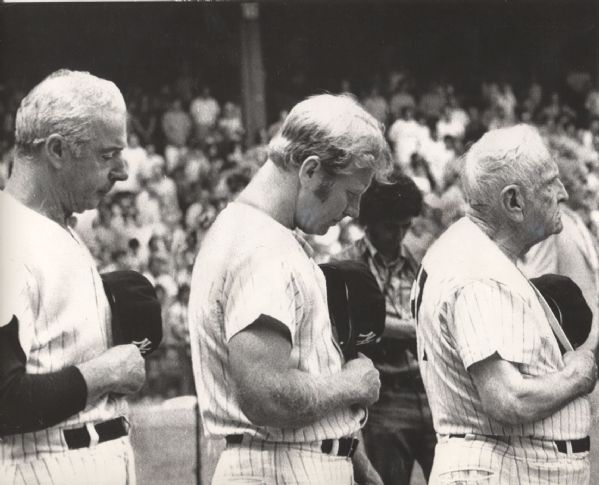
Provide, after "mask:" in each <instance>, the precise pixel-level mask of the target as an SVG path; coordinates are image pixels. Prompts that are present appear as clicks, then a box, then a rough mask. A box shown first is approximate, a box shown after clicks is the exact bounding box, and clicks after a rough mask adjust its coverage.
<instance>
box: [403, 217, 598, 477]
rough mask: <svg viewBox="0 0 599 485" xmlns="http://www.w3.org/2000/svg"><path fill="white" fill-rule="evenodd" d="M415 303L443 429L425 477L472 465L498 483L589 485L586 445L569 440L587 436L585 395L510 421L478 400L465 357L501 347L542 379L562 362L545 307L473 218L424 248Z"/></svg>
mask: <svg viewBox="0 0 599 485" xmlns="http://www.w3.org/2000/svg"><path fill="white" fill-rule="evenodd" d="M412 304H413V307H412V309H413V311H414V313H415V315H416V319H417V339H418V358H419V364H420V369H421V373H422V377H423V380H424V384H425V388H426V391H427V394H428V396H429V402H430V405H431V410H432V414H433V421H434V425H435V430H436V431H437V433H438V434H439V436H440V440H439V444H438V445H437V448H436V450H435V463H434V467H433V473H432V475H431V483H433V484H434V483H439V482H438V481H437V480H438V477H439V474H441V473H443V472H447V471H450V470H461V471H463V472H464V473H466V472H467V471H468V470H469V469H473V468H482V469H485V470H490V471H491V472H493V473H494V474H495V476H496V480H497V479H499V481H498V482H497V483H501V484H511V485H513V484H522V485H524V484H526V485H535V484H549V483H555V484H558V483H559V484H560V485H561V484H572V485H574V484H576V485H580V484H584V483H588V480H589V461H588V451H583V452H579V453H573V452H571V451H572V444H571V443H570V441H569V440H579V439H583V438H585V437H587V436H588V433H589V429H590V424H591V421H590V407H589V400H588V398H587V397H581V398H577V399H575V400H573V401H571V402H570V403H569V404H567V405H566V406H564V407H563V408H562V409H560V410H559V411H557V412H556V413H554V414H553V415H551V416H548V417H547V418H545V419H542V420H539V421H535V422H531V423H525V424H520V425H511V426H510V425H506V424H503V423H500V422H498V421H495V420H494V419H493V418H492V417H491V416H489V415H488V414H487V413H486V412H485V411H484V409H483V407H482V403H481V400H480V397H479V395H478V392H477V390H476V387H475V385H474V381H473V379H472V377H471V376H470V374H469V373H468V368H469V367H470V366H471V365H472V364H474V363H476V362H480V361H482V360H484V359H485V358H487V357H490V356H491V355H493V354H495V353H498V354H499V356H501V358H503V359H505V360H507V361H510V362H512V363H514V364H515V365H516V366H517V367H518V369H519V370H520V372H521V373H522V374H524V375H529V376H541V375H545V374H549V373H553V372H557V371H559V370H560V369H562V368H563V366H564V362H563V359H562V355H561V353H560V349H559V346H558V343H557V340H556V338H555V336H554V334H553V332H552V328H551V326H550V323H549V319H554V317H553V314H552V313H551V310H550V309H549V308H548V307H547V304H546V303H545V301H544V300H543V299H542V297H539V295H538V293H536V292H535V290H534V289H533V287H532V286H531V284H530V283H529V282H528V280H527V279H526V278H525V277H524V276H523V275H522V273H520V271H519V270H518V269H517V268H516V266H515V265H514V264H513V263H512V262H511V261H510V260H509V259H508V258H507V256H505V255H504V254H503V253H502V252H501V250H500V249H499V248H498V247H497V245H496V244H495V243H494V242H493V241H491V239H489V238H488V236H487V235H486V234H485V233H483V231H482V230H481V229H480V228H478V226H476V225H475V224H474V223H473V222H472V221H471V220H470V219H468V218H462V219H460V220H459V221H458V222H456V223H455V224H453V225H452V226H451V227H450V228H449V229H448V230H447V231H446V232H445V233H444V234H443V235H442V236H441V237H440V238H439V240H438V241H437V242H436V243H435V244H434V245H433V246H432V247H431V249H430V250H429V251H428V253H427V254H426V256H425V258H424V260H423V263H422V267H421V270H420V271H419V274H418V277H417V279H416V282H415V284H414V287H413V292H412ZM553 324H557V323H556V322H555V321H553ZM451 435H453V436H454V437H451ZM455 435H458V436H457V437H456V436H455ZM464 436H465V437H464ZM492 437H495V438H492ZM557 440H560V441H561V440H568V441H567V442H566V444H565V445H564V446H566V445H567V446H566V448H567V450H568V451H569V452H568V453H561V452H560V451H558V445H557V443H556V441H557ZM568 443H570V444H569V445H568ZM492 483H493V482H492Z"/></svg>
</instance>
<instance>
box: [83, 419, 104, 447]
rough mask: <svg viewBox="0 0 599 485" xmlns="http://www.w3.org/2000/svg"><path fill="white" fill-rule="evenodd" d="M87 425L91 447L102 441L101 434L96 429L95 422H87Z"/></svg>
mask: <svg viewBox="0 0 599 485" xmlns="http://www.w3.org/2000/svg"><path fill="white" fill-rule="evenodd" d="M85 427H86V428H87V432H88V434H89V447H90V448H91V447H92V446H96V445H97V444H98V443H100V436H99V435H98V432H97V431H96V426H95V425H94V423H85Z"/></svg>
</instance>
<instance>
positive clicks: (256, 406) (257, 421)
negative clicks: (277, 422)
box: [239, 397, 273, 426]
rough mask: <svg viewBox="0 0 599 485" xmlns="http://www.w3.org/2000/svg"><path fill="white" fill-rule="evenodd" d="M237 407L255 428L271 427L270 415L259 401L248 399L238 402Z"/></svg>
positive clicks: (266, 406)
mask: <svg viewBox="0 0 599 485" xmlns="http://www.w3.org/2000/svg"><path fill="white" fill-rule="evenodd" d="M239 407H240V408H241V411H242V412H243V414H244V415H245V417H246V418H248V420H249V421H250V423H252V424H253V425H255V426H268V425H271V426H272V425H273V423H272V420H273V419H272V418H273V415H271V414H270V413H269V411H268V409H267V408H268V405H267V404H266V403H263V402H260V401H259V400H254V399H250V398H248V397H246V398H242V399H240V400H239Z"/></svg>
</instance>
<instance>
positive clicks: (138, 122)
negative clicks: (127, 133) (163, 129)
mask: <svg viewBox="0 0 599 485" xmlns="http://www.w3.org/2000/svg"><path fill="white" fill-rule="evenodd" d="M129 109H130V111H132V109H131V106H130V105H129ZM131 127H132V129H133V131H134V132H135V133H136V134H137V135H138V136H139V139H140V141H141V144H142V145H144V146H146V145H148V144H150V143H155V142H156V129H157V127H158V118H157V116H156V113H155V112H154V110H153V107H152V105H151V103H150V97H149V96H148V95H147V94H144V95H143V96H142V98H141V101H140V104H139V108H138V109H137V112H135V113H133V116H132V118H131Z"/></svg>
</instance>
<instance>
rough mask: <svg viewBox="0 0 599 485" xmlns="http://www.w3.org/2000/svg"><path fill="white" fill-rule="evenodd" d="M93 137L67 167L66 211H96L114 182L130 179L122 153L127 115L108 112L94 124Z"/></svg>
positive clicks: (125, 143) (73, 156) (65, 170)
mask: <svg viewBox="0 0 599 485" xmlns="http://www.w3.org/2000/svg"><path fill="white" fill-rule="evenodd" d="M91 130H92V133H93V138H92V140H91V141H89V142H87V143H86V144H85V145H83V146H82V147H81V153H80V156H78V157H77V156H75V154H74V153H73V152H72V151H71V154H72V156H71V158H70V160H69V161H68V162H67V163H66V164H65V166H64V175H63V177H64V178H65V179H66V180H64V182H65V183H64V191H65V192H66V199H67V200H66V202H65V204H66V212H83V211H85V210H89V209H94V208H95V207H97V205H98V204H99V202H100V200H101V199H102V198H103V197H104V196H105V195H106V194H107V193H108V192H109V191H110V189H112V187H113V185H114V184H115V182H117V181H119V180H126V179H127V169H126V165H125V161H124V160H123V158H122V155H121V152H122V150H123V148H125V147H126V146H127V135H126V115H125V113H117V112H113V113H108V114H105V115H102V116H100V117H98V118H97V119H96V120H95V121H94V122H93V125H92V128H91Z"/></svg>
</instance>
